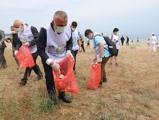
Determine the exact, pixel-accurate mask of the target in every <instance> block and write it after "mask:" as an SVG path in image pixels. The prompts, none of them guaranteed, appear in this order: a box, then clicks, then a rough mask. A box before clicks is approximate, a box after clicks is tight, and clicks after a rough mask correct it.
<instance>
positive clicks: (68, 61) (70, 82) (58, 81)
mask: <svg viewBox="0 0 159 120" xmlns="http://www.w3.org/2000/svg"><path fill="white" fill-rule="evenodd" d="M59 65H60V71H61V75H63V77H62V78H60V76H59V73H58V72H56V71H54V70H53V74H54V78H55V85H56V88H57V90H58V91H60V92H71V93H74V94H78V92H79V89H78V86H77V81H76V78H75V75H74V72H73V66H74V59H73V58H72V56H66V57H65V58H64V59H63V60H62V61H61V62H60V63H59Z"/></svg>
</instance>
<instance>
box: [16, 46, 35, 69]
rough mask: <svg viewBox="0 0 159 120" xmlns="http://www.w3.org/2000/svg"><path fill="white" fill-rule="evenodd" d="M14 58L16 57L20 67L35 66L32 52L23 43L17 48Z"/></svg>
mask: <svg viewBox="0 0 159 120" xmlns="http://www.w3.org/2000/svg"><path fill="white" fill-rule="evenodd" d="M16 58H17V59H18V62H19V66H20V68H27V67H30V68H32V67H33V66H35V63H34V60H33V57H32V54H31V53H30V51H29V48H28V47H27V46H25V45H22V46H21V47H20V48H19V51H18V53H17V54H16Z"/></svg>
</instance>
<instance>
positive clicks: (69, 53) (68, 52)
mask: <svg viewBox="0 0 159 120" xmlns="http://www.w3.org/2000/svg"><path fill="white" fill-rule="evenodd" d="M66 55H67V56H68V55H70V56H71V57H72V58H73V59H74V57H73V55H72V53H71V51H70V50H68V51H67V52H66Z"/></svg>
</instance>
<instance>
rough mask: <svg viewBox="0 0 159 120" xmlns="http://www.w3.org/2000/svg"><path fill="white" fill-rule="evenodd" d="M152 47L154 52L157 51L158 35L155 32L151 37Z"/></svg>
mask: <svg viewBox="0 0 159 120" xmlns="http://www.w3.org/2000/svg"><path fill="white" fill-rule="evenodd" d="M150 49H151V51H152V52H156V51H157V37H156V35H155V33H152V36H151V37H150Z"/></svg>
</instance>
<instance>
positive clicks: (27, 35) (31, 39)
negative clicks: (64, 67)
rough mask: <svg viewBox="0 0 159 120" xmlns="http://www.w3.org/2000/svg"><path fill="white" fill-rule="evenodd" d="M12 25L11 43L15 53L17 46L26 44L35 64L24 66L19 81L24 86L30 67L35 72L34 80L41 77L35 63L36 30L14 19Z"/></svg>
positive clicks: (36, 55) (36, 53)
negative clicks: (24, 68)
mask: <svg viewBox="0 0 159 120" xmlns="http://www.w3.org/2000/svg"><path fill="white" fill-rule="evenodd" d="M13 27H14V30H15V31H12V32H13V44H14V46H15V52H14V54H15V55H16V54H17V52H18V50H19V48H20V47H21V46H22V45H26V46H28V47H29V50H30V52H31V53H32V56H33V59H34V62H35V66H34V67H32V68H29V67H28V68H26V70H25V73H24V77H23V78H22V79H21V81H20V85H21V86H24V85H26V83H27V80H28V77H29V76H30V74H31V71H32V69H33V70H34V72H35V73H36V74H37V78H36V80H40V79H41V78H42V72H41V71H40V68H39V66H38V65H37V64H36V59H37V57H38V51H37V45H36V44H37V40H38V35H39V33H38V30H37V29H36V28H35V27H33V26H26V25H25V24H24V23H23V22H22V21H20V20H15V21H14V23H13Z"/></svg>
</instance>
